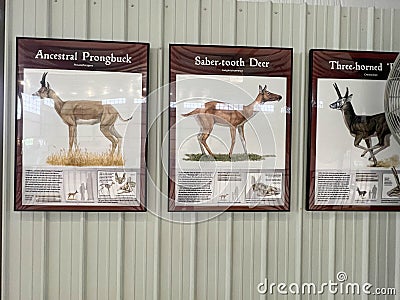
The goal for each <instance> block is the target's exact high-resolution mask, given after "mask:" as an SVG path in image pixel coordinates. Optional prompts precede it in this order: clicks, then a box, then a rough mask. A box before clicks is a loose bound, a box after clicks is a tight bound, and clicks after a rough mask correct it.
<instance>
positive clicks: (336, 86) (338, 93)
mask: <svg viewBox="0 0 400 300" xmlns="http://www.w3.org/2000/svg"><path fill="white" fill-rule="evenodd" d="M333 87H334V88H335V90H336V94H337V95H338V96H339V99H341V98H342V94H341V93H340V91H339V87H338V85H337V84H336V82H335V83H334V84H333Z"/></svg>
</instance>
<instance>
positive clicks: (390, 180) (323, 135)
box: [307, 50, 400, 211]
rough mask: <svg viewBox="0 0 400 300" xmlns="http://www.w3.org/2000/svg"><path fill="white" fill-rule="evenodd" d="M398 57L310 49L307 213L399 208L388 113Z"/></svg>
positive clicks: (396, 152)
mask: <svg viewBox="0 0 400 300" xmlns="http://www.w3.org/2000/svg"><path fill="white" fill-rule="evenodd" d="M397 54H398V53H392V52H372V51H337V50H311V51H310V89H309V99H310V106H309V107H310V110H309V118H310V119H309V149H310V152H309V159H308V162H309V163H308V183H307V186H308V202H307V209H308V210H367V211H372V210H385V211H389V210H399V209H400V193H396V190H398V189H400V186H399V179H398V176H397V171H396V169H397V168H399V167H400V165H399V163H400V160H399V153H400V146H399V145H398V144H397V143H396V141H395V139H393V138H392V139H391V138H390V136H391V132H390V130H389V127H388V124H387V122H386V118H385V113H384V90H385V84H386V79H387V77H388V75H389V72H390V69H391V67H392V65H393V62H394V61H395V59H396V57H397Z"/></svg>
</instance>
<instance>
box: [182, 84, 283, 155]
mask: <svg viewBox="0 0 400 300" xmlns="http://www.w3.org/2000/svg"><path fill="white" fill-rule="evenodd" d="M281 99H282V96H280V95H278V94H274V93H272V92H270V91H268V90H267V86H266V85H265V86H264V88H263V87H262V86H261V85H260V86H259V92H258V95H257V97H256V99H255V100H254V101H253V102H251V103H250V104H249V105H244V106H243V109H242V110H235V109H229V107H232V105H230V104H227V103H224V102H220V101H210V102H207V103H205V105H204V108H196V109H195V110H193V111H191V112H189V113H187V114H182V116H184V117H187V116H191V115H195V117H196V120H197V122H198V124H199V126H200V132H199V133H198V135H197V140H198V141H199V144H200V149H201V152H202V154H203V155H204V154H205V150H204V148H205V149H206V150H207V152H208V153H209V154H210V155H211V156H213V157H215V155H214V153H213V152H212V151H211V149H210V147H208V145H207V143H206V141H207V138H208V137H209V136H210V134H211V131H212V130H213V128H214V125H221V126H229V128H230V131H231V147H230V150H229V157H230V158H231V157H232V152H233V147H234V145H235V139H236V129H237V130H238V131H239V136H240V141H241V142H242V145H243V149H244V152H245V153H246V154H247V148H246V139H245V137H244V124H245V123H246V122H247V121H248V120H249V119H250V118H251V117H253V116H254V114H255V111H254V108H255V106H256V105H257V104H263V103H265V102H268V101H279V100H281Z"/></svg>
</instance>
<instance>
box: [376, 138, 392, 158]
mask: <svg viewBox="0 0 400 300" xmlns="http://www.w3.org/2000/svg"><path fill="white" fill-rule="evenodd" d="M378 145H379V144H378ZM379 146H381V145H379ZM389 146H390V134H387V135H385V137H384V138H383V146H381V147H380V148H378V150H376V151H374V155H376V154H377V153H379V152H381V151H382V150H385V149H386V148H388V147H389Z"/></svg>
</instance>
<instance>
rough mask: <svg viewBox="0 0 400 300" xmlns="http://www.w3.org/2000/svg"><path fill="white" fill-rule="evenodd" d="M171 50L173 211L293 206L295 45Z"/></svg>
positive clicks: (170, 187)
mask: <svg viewBox="0 0 400 300" xmlns="http://www.w3.org/2000/svg"><path fill="white" fill-rule="evenodd" d="M169 54H170V118H169V120H170V127H169V142H170V144H169V147H170V151H169V177H170V178H169V211H225V210H227V211H288V210H289V192H290V153H291V151H290V148H291V145H290V142H291V135H290V133H291V90H292V56H293V53H292V49H288V48H261V47H257V48H255V47H229V46H198V45H170V52H169Z"/></svg>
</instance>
